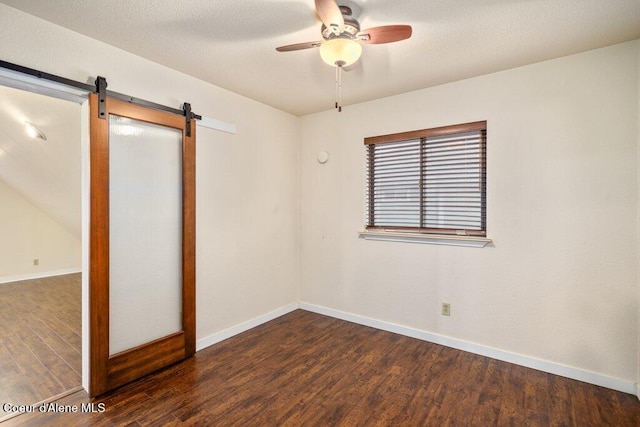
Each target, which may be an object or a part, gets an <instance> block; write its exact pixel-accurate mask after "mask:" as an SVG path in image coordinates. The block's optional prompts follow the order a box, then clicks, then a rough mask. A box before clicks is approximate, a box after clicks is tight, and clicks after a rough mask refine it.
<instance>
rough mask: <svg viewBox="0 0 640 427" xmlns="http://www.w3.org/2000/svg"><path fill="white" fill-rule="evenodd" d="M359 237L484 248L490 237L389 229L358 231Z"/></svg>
mask: <svg viewBox="0 0 640 427" xmlns="http://www.w3.org/2000/svg"><path fill="white" fill-rule="evenodd" d="M358 234H359V236H360V238H362V239H366V240H387V241H391V242H405V243H425V244H428V245H447V246H466V247H470V248H484V247H485V246H487V245H488V244H489V243H491V239H487V238H485V237H473V236H447V235H437V234H422V233H400V232H391V231H369V230H365V231H360V232H359V233H358Z"/></svg>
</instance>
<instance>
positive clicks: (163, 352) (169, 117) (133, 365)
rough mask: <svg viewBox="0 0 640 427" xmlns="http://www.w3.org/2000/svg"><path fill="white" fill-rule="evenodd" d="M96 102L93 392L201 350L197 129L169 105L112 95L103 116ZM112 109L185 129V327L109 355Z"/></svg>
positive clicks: (91, 263)
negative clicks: (197, 302)
mask: <svg viewBox="0 0 640 427" xmlns="http://www.w3.org/2000/svg"><path fill="white" fill-rule="evenodd" d="M89 105H90V114H91V116H90V192H91V196H90V210H91V212H90V232H89V236H90V244H89V251H90V253H89V318H90V321H89V327H90V332H89V336H90V353H89V354H90V372H89V377H90V381H89V394H90V396H92V397H93V396H97V395H100V394H103V393H105V392H106V391H109V390H112V389H114V388H116V387H119V386H121V385H123V384H126V383H128V382H130V381H133V380H135V379H137V378H140V377H142V376H144V375H146V374H149V373H151V372H153V371H155V370H157V369H160V368H162V367H164V366H167V365H170V364H172V363H175V362H177V361H180V360H182V359H185V358H187V357H190V356H192V355H193V354H194V353H195V347H196V340H195V327H196V326H195V309H196V306H195V131H196V129H195V128H196V126H195V123H194V121H193V120H191V121H190V125H191V136H187V135H186V134H187V133H186V125H187V124H186V123H187V122H186V120H185V117H184V116H179V115H175V114H171V113H167V112H164V111H158V110H153V109H150V108H146V107H141V106H137V105H133V104H130V103H126V102H122V101H119V100H116V99H113V98H107V100H106V112H107V114H106V119H100V118H99V117H98V97H97V95H95V94H91V95H90V96H89ZM109 114H116V115H118V116H123V117H129V118H132V119H136V120H141V121H145V122H149V123H155V124H159V125H163V126H168V127H172V128H175V129H179V130H181V131H182V141H183V144H182V206H183V212H182V218H183V219H182V221H183V222H182V330H181V331H179V332H177V333H175V334H171V335H169V336H167V337H163V338H160V339H157V340H155V341H152V342H149V343H145V344H143V345H140V346H138V347H135V348H133V349H129V350H126V351H123V352H121V353H118V354H115V355H112V356H109V120H108V117H109Z"/></svg>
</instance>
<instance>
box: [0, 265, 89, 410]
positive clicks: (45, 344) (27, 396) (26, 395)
mask: <svg viewBox="0 0 640 427" xmlns="http://www.w3.org/2000/svg"><path fill="white" fill-rule="evenodd" d="M80 277H81V275H80V274H79V273H78V274H69V275H64V276H56V277H49V278H43V279H34V280H24V281H20V282H13V283H3V284H0V325H1V327H0V404H4V403H11V404H32V403H36V402H40V401H42V400H44V399H47V398H50V397H53V396H56V395H58V394H60V393H63V392H65V391H67V390H71V389H73V388H74V387H77V386H79V385H80V384H81V377H80V375H81V365H82V359H81V332H80V330H81V284H80ZM5 415H7V414H6V412H5V411H4V410H3V408H2V406H0V418H2V417H3V416H5Z"/></svg>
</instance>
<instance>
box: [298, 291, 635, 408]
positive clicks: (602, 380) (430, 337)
mask: <svg viewBox="0 0 640 427" xmlns="http://www.w3.org/2000/svg"><path fill="white" fill-rule="evenodd" d="M300 308H301V309H302V310H307V311H311V312H314V313H318V314H323V315H325V316H330V317H335V318H337V319H341V320H346V321H348V322H353V323H357V324H359V325H364V326H369V327H372V328H376V329H381V330H383V331H388V332H393V333H396V334H400V335H405V336H408V337H411V338H417V339H419V340H423V341H428V342H432V343H435V344H440V345H444V346H446V347H451V348H455V349H458V350H463V351H468V352H469V353H474V354H479V355H481V356H486V357H491V358H493V359H497V360H502V361H504V362H509V363H513V364H516V365H520V366H525V367H527V368H533V369H537V370H539V371H543V372H548V373H550V374H555V375H560V376H563V377H567V378H571V379H574V380H578V381H583V382H586V383H590V384H595V385H598V386H601V387H606V388H610V389H613V390H618V391H622V392H624V393H629V394H636V393H637V392H638V391H637V389H636V385H635V384H634V383H632V382H631V381H626V380H622V379H619V378H613V377H609V376H607V375H603V374H598V373H596V372H591V371H586V370H583V369H579V368H574V367H571V366H566V365H563V364H560V363H555V362H551V361H548V360H542V359H537V358H535V357H531V356H525V355H522V354H517V353H512V352H509V351H504V350H500V349H497V348H493V347H488V346H484V345H481V344H476V343H472V342H468V341H464V340H460V339H457V338H452V337H448V336H446V335H440V334H435V333H432V332H427V331H423V330H420V329H415V328H410V327H407V326H402V325H397V324H395V323H389V322H384V321H382V320H376V319H372V318H369V317H365V316H359V315H357V314H352V313H347V312H344V311H339V310H334V309H331V308H327V307H323V306H319V305H314V304H309V303H306V302H300ZM639 397H640V394H639Z"/></svg>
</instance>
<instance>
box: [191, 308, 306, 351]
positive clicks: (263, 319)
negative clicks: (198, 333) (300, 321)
mask: <svg viewBox="0 0 640 427" xmlns="http://www.w3.org/2000/svg"><path fill="white" fill-rule="evenodd" d="M298 308H299V306H298V303H295V302H294V303H292V304H289V305H285V306H284V307H280V308H278V309H277V310H274V311H271V312H269V313H267V314H263V315H262V316H258V317H256V318H254V319H251V320H248V321H246V322H243V323H240V324H239V325H235V326H232V327H230V328H227V329H225V330H222V331H220V332H216V333H215V334H213V335H209V336H208V337H204V338H200V339H199V340H197V341H196V351H200V350H202V349H204V348H206V347H209V346H210V345H214V344H217V343H219V342H221V341H224V340H226V339H228V338H231V337H233V336H235V335H238V334H241V333H243V332H246V331H248V330H249V329H253V328H255V327H256V326H260V325H262V324H263V323H267V322H269V321H271V320H273V319H277V318H278V317H280V316H284V315H285V314H287V313H291V312H292V311H294V310H297V309H298Z"/></svg>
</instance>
